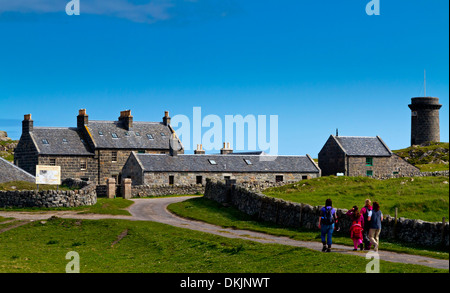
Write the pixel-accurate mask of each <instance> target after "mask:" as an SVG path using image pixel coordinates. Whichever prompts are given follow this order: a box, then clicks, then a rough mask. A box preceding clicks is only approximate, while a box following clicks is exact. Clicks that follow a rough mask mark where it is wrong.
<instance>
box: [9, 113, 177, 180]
mask: <svg viewBox="0 0 450 293" xmlns="http://www.w3.org/2000/svg"><path fill="white" fill-rule="evenodd" d="M174 135H175V138H176V134H175V131H174V130H173V128H172V127H171V126H170V117H169V113H168V112H167V111H166V112H165V115H164V117H163V119H162V122H136V121H133V116H131V111H130V110H126V111H122V112H121V113H120V117H119V118H118V120H116V121H98V120H89V117H88V115H87V114H86V110H85V109H81V110H80V111H79V115H78V116H77V126H76V127H34V125H33V120H32V119H31V114H27V115H25V116H24V120H23V121H22V136H21V137H20V141H19V143H18V145H17V148H16V149H15V154H14V163H15V165H17V166H19V167H20V168H22V169H24V170H26V171H27V172H29V173H30V174H33V175H34V174H35V173H36V165H50V166H61V179H62V180H64V179H66V178H78V179H83V180H86V181H92V182H94V183H96V184H99V185H103V184H105V183H106V179H107V178H115V179H116V182H117V183H120V181H121V171H122V168H123V166H124V164H125V162H126V160H127V159H128V157H129V156H130V154H131V152H132V151H135V152H137V153H153V154H165V153H169V138H170V137H172V136H174ZM176 139H177V140H178V138H176ZM178 142H179V144H180V146H181V149H180V150H179V152H180V153H182V152H183V148H182V145H181V141H179V140H178Z"/></svg>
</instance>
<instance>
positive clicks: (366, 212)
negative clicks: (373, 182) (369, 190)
mask: <svg viewBox="0 0 450 293" xmlns="http://www.w3.org/2000/svg"><path fill="white" fill-rule="evenodd" d="M371 204H372V202H371V201H370V199H366V202H365V205H364V207H363V208H362V209H361V215H363V217H364V226H363V229H364V230H363V242H364V250H370V246H371V243H370V240H369V230H370V218H371V217H372V205H371Z"/></svg>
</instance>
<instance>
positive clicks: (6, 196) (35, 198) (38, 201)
mask: <svg viewBox="0 0 450 293" xmlns="http://www.w3.org/2000/svg"><path fill="white" fill-rule="evenodd" d="M96 203H97V192H96V191H95V185H93V184H92V185H88V186H86V187H84V188H82V189H80V190H46V191H44V190H41V191H35V190H14V191H0V207H19V208H22V207H46V208H57V207H78V206H89V205H94V204H96Z"/></svg>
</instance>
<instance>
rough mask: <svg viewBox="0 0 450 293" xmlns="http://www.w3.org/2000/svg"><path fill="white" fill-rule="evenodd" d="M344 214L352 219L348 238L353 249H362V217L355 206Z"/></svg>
mask: <svg viewBox="0 0 450 293" xmlns="http://www.w3.org/2000/svg"><path fill="white" fill-rule="evenodd" d="M346 215H347V216H349V217H350V219H351V220H352V225H351V226H350V238H352V240H353V251H356V250H358V247H359V248H360V249H361V250H363V248H364V245H363V229H364V228H363V227H364V217H363V215H361V213H360V212H359V208H358V207H357V206H353V208H352V209H351V210H349V211H348V212H347V214H346Z"/></svg>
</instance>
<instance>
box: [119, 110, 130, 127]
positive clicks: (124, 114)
mask: <svg viewBox="0 0 450 293" xmlns="http://www.w3.org/2000/svg"><path fill="white" fill-rule="evenodd" d="M119 122H122V125H123V127H124V128H125V129H126V130H130V128H132V127H133V116H131V110H125V111H121V112H120V117H119Z"/></svg>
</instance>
